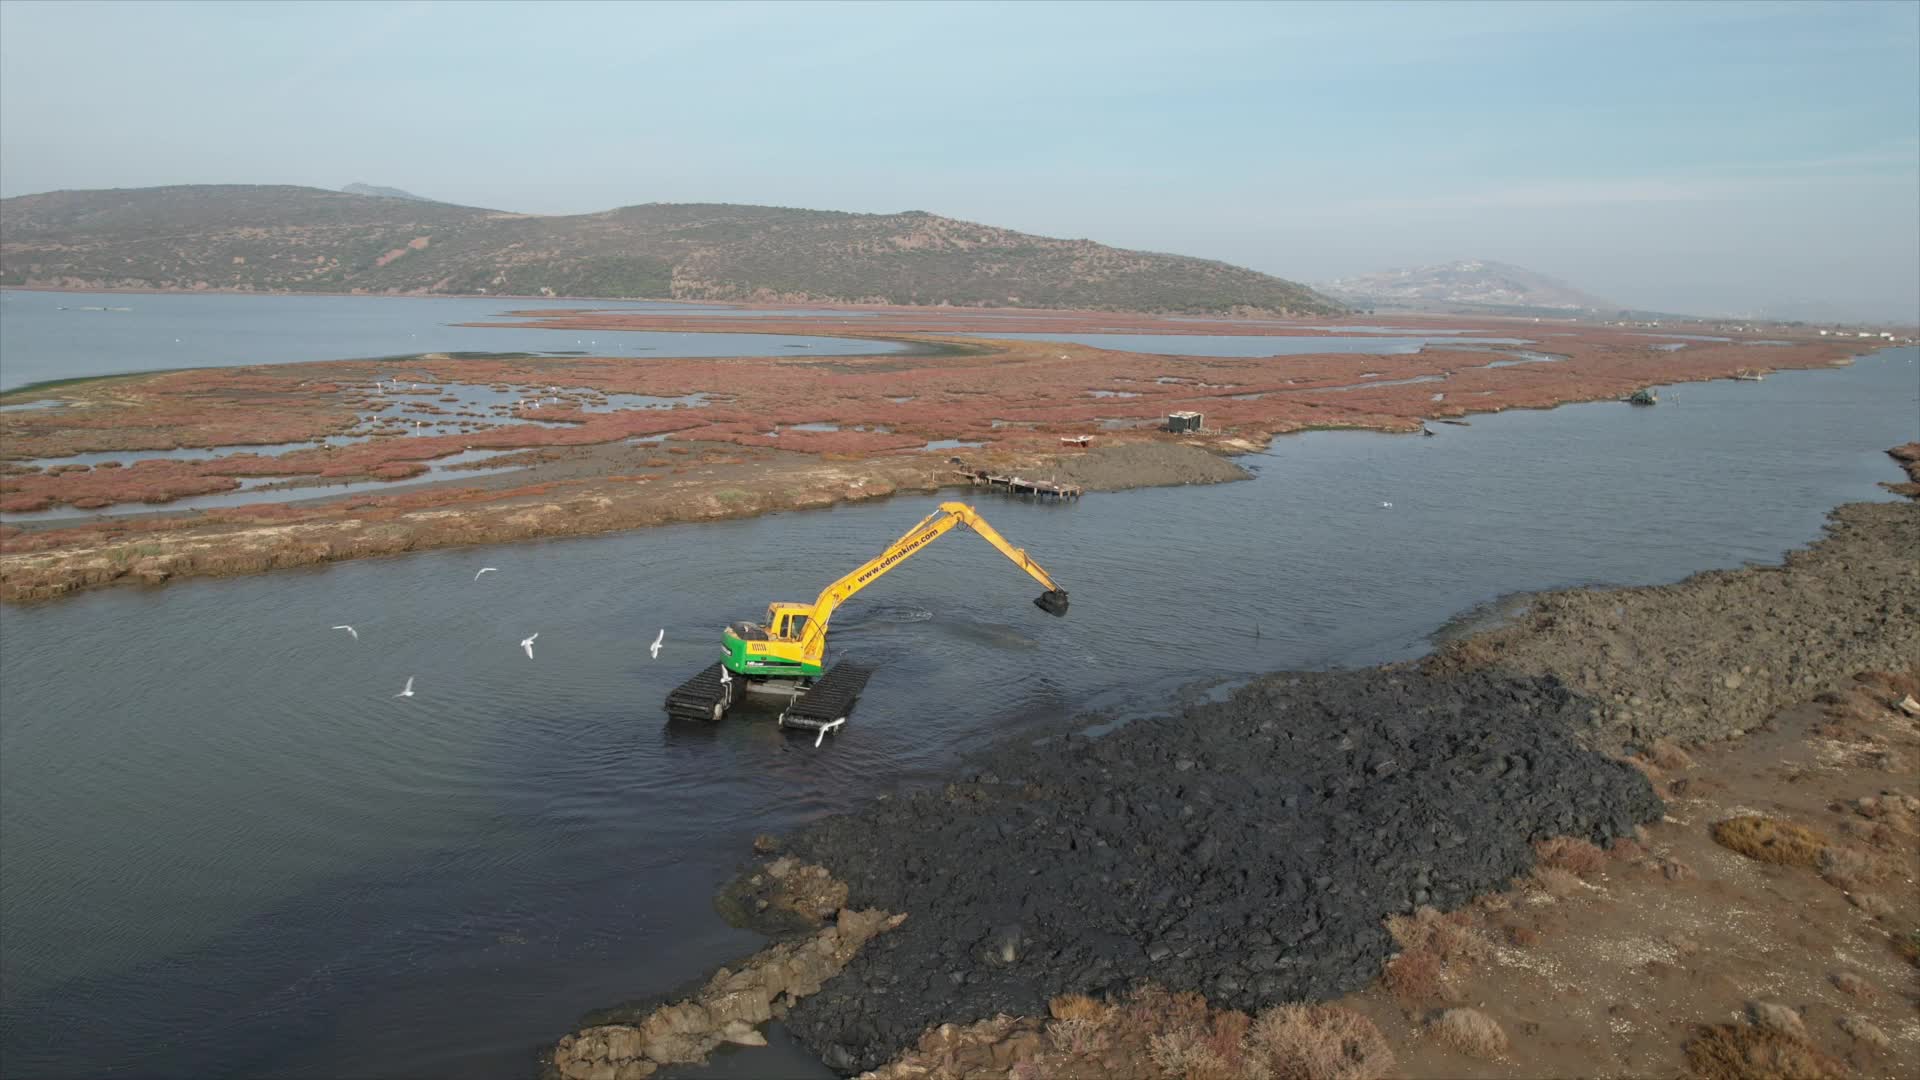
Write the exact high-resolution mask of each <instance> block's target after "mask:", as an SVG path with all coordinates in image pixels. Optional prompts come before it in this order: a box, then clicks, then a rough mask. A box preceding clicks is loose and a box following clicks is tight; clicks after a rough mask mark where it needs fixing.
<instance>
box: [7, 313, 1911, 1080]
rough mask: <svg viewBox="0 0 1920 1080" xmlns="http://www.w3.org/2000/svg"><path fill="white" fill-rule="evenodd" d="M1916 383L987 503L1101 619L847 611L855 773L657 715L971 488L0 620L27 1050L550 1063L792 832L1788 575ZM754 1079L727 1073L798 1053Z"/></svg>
mask: <svg viewBox="0 0 1920 1080" xmlns="http://www.w3.org/2000/svg"><path fill="white" fill-rule="evenodd" d="M102 317H108V316H102ZM1916 357H1920V351H1916V350H1914V349H1902V350H1893V351H1889V352H1886V353H1882V354H1880V355H1878V356H1875V357H1871V358H1866V359H1862V360H1860V361H1859V362H1857V363H1856V364H1855V365H1854V366H1853V367H1851V368H1847V369H1844V370H1835V371H1821V372H1785V373H1780V374H1776V375H1773V376H1770V377H1769V378H1768V379H1767V380H1766V381H1765V382H1762V383H1743V382H1720V383H1711V384H1690V385H1685V386H1681V387H1677V388H1674V389H1672V390H1670V391H1667V392H1665V393H1663V395H1662V404H1661V405H1659V406H1658V407H1655V408H1651V409H1636V408H1632V407H1629V406H1626V405H1622V404H1616V403H1606V404H1592V405H1581V406H1570V407H1566V408H1561V409H1557V410H1552V411H1539V412H1513V413H1508V414H1504V415H1499V416H1487V417H1474V418H1473V426H1472V427H1467V428H1460V427H1446V426H1443V427H1438V428H1437V429H1436V430H1438V431H1439V432H1440V435H1439V437H1437V438H1431V439H1423V438H1418V437H1407V436H1387V435H1376V434H1367V433H1353V432H1319V433H1311V434H1305V435H1299V436H1292V437H1287V438H1282V439H1280V440H1278V441H1277V442H1276V443H1275V444H1274V447H1273V449H1272V450H1271V451H1270V452H1269V453H1267V454H1264V455H1254V456H1249V457H1248V458H1245V459H1244V460H1245V461H1246V462H1247V463H1248V464H1250V465H1252V466H1253V467H1255V468H1257V469H1258V470H1259V476H1258V477H1257V478H1256V479H1255V480H1253V481H1251V482H1247V483H1237V484H1226V485H1219V486H1211V487H1196V488H1178V489H1151V490H1143V491H1136V492H1129V493H1124V494H1109V495H1095V496H1089V497H1087V498H1086V499H1084V500H1082V501H1081V502H1079V503H1078V504H1074V505H1068V506H1060V507H1052V506H1040V505H1034V504H1028V503H1020V502H1013V501H1007V500H1002V499H996V498H992V497H981V498H979V499H977V500H976V503H977V505H979V506H980V508H981V509H982V511H983V512H984V513H985V514H986V515H987V517H988V518H989V519H990V520H991V521H992V522H993V523H994V524H995V525H996V526H998V527H999V528H1000V529H1001V530H1002V531H1004V532H1005V533H1007V534H1008V536H1009V537H1010V538H1012V539H1013V541H1014V542H1015V543H1016V544H1020V545H1023V546H1025V547H1027V548H1028V549H1029V551H1031V552H1032V553H1033V554H1034V555H1035V556H1036V557H1037V558H1038V559H1040V560H1041V561H1042V562H1043V563H1044V564H1045V565H1046V566H1047V568H1048V569H1049V570H1051V571H1053V572H1054V574H1055V575H1056V576H1057V577H1058V578H1059V579H1060V580H1061V581H1062V582H1064V583H1065V584H1066V586H1067V587H1068V588H1069V589H1070V590H1071V591H1072V596H1073V609H1072V613H1071V614H1070V615H1069V616H1068V617H1067V618H1066V619H1064V620H1055V619H1051V618H1048V617H1047V616H1045V615H1043V614H1041V613H1040V612H1039V611H1037V610H1036V609H1035V608H1034V607H1033V606H1032V605H1031V603H1030V602H1029V601H1030V599H1031V598H1032V596H1033V595H1034V594H1035V593H1036V591H1037V590H1036V588H1035V587H1034V586H1033V584H1032V583H1031V581H1030V580H1029V579H1027V578H1026V577H1025V576H1024V575H1022V574H1020V573H1019V572H1018V571H1017V570H1015V569H1014V568H1013V567H1011V566H1010V565H1008V564H1007V563H1006V562H1005V561H1004V560H1003V559H1002V558H1001V557H1000V556H999V555H998V554H996V553H995V552H994V551H993V550H992V549H990V548H989V547H988V546H987V545H986V544H984V543H981V542H980V541H979V539H978V538H976V537H972V536H969V535H967V534H966V533H964V532H956V533H955V534H953V535H951V536H949V537H947V538H946V539H944V540H943V541H942V542H940V543H939V544H936V545H934V546H932V547H931V548H928V549H927V550H925V551H924V552H923V553H922V554H920V555H919V556H917V557H916V558H915V559H913V560H912V561H910V562H908V563H906V564H904V565H903V566H902V567H901V568H900V569H898V570H896V571H895V572H894V573H892V574H891V575H889V576H888V577H887V578H885V579H884V580H882V581H881V582H880V583H878V584H877V585H874V586H872V587H870V588H869V589H868V590H867V591H866V592H865V593H863V594H862V595H861V596H860V597H859V598H857V599H856V600H855V601H854V602H853V603H851V604H850V605H849V606H848V607H847V608H846V609H845V613H844V614H843V615H842V616H841V617H840V618H839V619H837V620H836V621H835V624H834V638H833V640H834V648H835V650H836V652H837V654H839V655H843V656H847V655H851V656H859V657H864V658H865V659H868V660H870V661H874V662H876V663H878V664H879V672H878V674H876V675H875V677H874V679H873V682H872V684H871V686H870V688H869V690H868V693H867V696H866V698H865V700H864V701H863V702H862V704H861V706H860V708H859V710H858V711H857V712H856V713H855V715H854V717H853V719H852V720H851V721H849V723H848V725H847V726H846V728H845V729H843V731H842V732H841V733H839V734H837V735H834V736H830V737H829V738H828V740H827V742H826V745H825V746H823V747H822V748H820V749H818V750H815V749H814V748H813V747H812V745H811V741H810V740H802V739H801V738H799V737H797V736H795V737H789V736H785V735H783V734H781V733H780V732H778V731H777V730H776V729H774V728H773V727H772V726H771V725H770V724H769V723H766V722H755V721H753V720H751V719H745V718H732V719H729V720H728V721H726V722H725V723H723V724H721V725H718V726H714V727H702V726H689V727H681V726H669V725H667V724H666V723H665V721H664V720H663V717H662V715H661V710H660V703H661V699H662V697H663V696H664V695H665V693H666V692H667V690H668V689H669V688H671V687H672V686H673V685H674V684H675V683H677V682H678V681H680V680H681V679H683V678H685V677H686V676H687V675H688V674H690V673H691V672H693V671H694V670H696V669H698V668H700V667H703V666H705V665H707V664H709V663H711V662H712V661H713V660H714V659H715V658H716V657H717V655H718V651H719V650H718V641H717V637H718V630H719V627H720V625H721V623H722V622H723V621H725V620H727V619H732V618H738V617H741V616H747V615H755V614H757V613H758V612H759V611H760V609H761V608H763V607H764V605H765V604H766V602H767V601H769V600H773V599H803V598H810V597H811V595H812V593H813V592H814V590H816V589H818V588H819V587H820V586H822V585H824V584H825V583H826V582H828V581H829V580H831V579H832V578H833V577H835V576H837V575H839V574H840V573H842V572H844V571H845V570H846V569H848V568H850V567H851V566H853V565H854V564H856V563H857V562H858V561H860V560H862V559H864V558H866V557H867V556H868V555H870V554H871V553H873V552H875V551H877V550H879V549H880V547H881V546H882V545H884V544H885V543H886V542H887V541H889V540H891V539H892V538H893V537H894V536H896V535H897V534H899V533H900V532H902V531H904V530H905V529H906V528H907V527H908V526H910V525H911V524H912V523H913V522H915V521H916V520H918V519H919V518H920V517H921V516H922V515H923V514H925V513H927V512H928V511H929V510H931V508H932V506H933V504H934V503H935V502H936V501H937V500H935V499H933V498H928V497H907V498H895V499H891V500H886V501H883V502H879V503H874V504H868V505H862V506H855V507H844V508H839V509H834V510H824V511H817V512H808V513H793V514H783V515H777V516H773V517H766V518H760V519H756V520H751V521H738V522H727V523H721V524H710V525H697V526H673V527H667V528H657V529H647V530H641V531H637V532H633V533H627V534H621V535H615V536H607V537H599V538H590V539H580V540H565V541H551V542H538V543H525V544H517V545H511V546H504V547H494V548H484V549H473V550H463V551H436V552H428V553H422V554H416V555H409V556H404V557H399V558H391V559H378V560H367V561H361V562H352V563H343V564H340V565H336V566H329V567H320V568H313V569H310V570H302V571H285V572H278V573H274V574H271V575H266V576H260V577H249V578H237V579H232V580H222V581H188V582H183V583H179V584H175V585H170V586H167V587H165V588H160V589H136V588H116V589H109V590H104V591H100V592H94V593H89V594H85V595H81V596H78V597H75V598H72V599H69V600H66V601H62V602H58V603H51V604H44V605H37V606H10V607H7V608H5V609H0V621H3V625H0V867H4V873H0V936H3V937H4V941H0V1000H3V1001H4V1009H3V1010H0V1061H4V1067H5V1071H6V1074H7V1075H8V1076H10V1077H12V1076H21V1077H27V1076H41V1075H76V1076H77V1075H97V1074H100V1073H103V1072H105V1071H107V1070H108V1069H110V1068H117V1069H120V1070H125V1071H132V1072H134V1073H138V1074H143V1075H149V1074H164V1075H179V1076H187V1075H193V1076H237V1075H260V1074H274V1075H282V1074H284V1075H307V1076H321V1075H354V1076H365V1075H422V1074H429V1073H431V1074H442V1075H445V1074H461V1075H475V1076H479V1075H488V1076H494V1075H498V1076H515V1075H526V1074H527V1073H529V1072H530V1071H531V1069H532V1062H533V1059H534V1054H535V1052H536V1050H537V1049H538V1048H539V1047H540V1046H541V1045H542V1044H543V1043H546V1042H548V1041H550V1040H551V1039H553V1038H554V1037H556V1036H557V1035H559V1034H561V1033H563V1032H565V1031H566V1030H567V1029H568V1028H569V1027H570V1025H571V1024H572V1023H573V1022H574V1021H575V1020H576V1019H577V1018H578V1017H579V1015H580V1014H581V1013H582V1012H584V1011H586V1010H588V1009H591V1008H595V1007H600V1006H604V1005H608V1004H611V1003H613V1002H616V1001H619V1000H621V999H624V998H629V997H635V996H641V995H646V994H651V993H660V992H665V991H668V990H671V989H674V988H676V987H678V986H680V985H682V984H684V983H687V982H688V981H690V980H694V979H698V978H701V977H704V975H705V974H707V973H708V972H709V970H710V969H711V968H712V967H713V966H715V965H717V964H719V963H721V962H725V961H727V960H729V959H732V958H733V957H735V956H738V955H742V954H745V953H747V952H750V951H752V950H753V949H754V948H756V947H757V946H758V944H759V942H758V940H757V939H756V938H755V937H754V936H752V935H750V934H746V933H743V932H739V931H735V930H732V929H729V928H728V927H726V926H725V925H724V924H723V923H721V921H720V920H719V919H718V917H716V916H715V915H714V914H713V912H712V910H711V905H710V898H711V895H712V891H713V889H714V887H715V886H716V885H717V884H719V883H720V882H721V881H722V880H723V879H724V878H725V877H726V876H727V875H728V874H729V872H730V871H731V870H732V869H733V868H734V867H735V866H736V865H737V864H738V863H739V862H740V860H741V858H742V856H743V855H745V854H746V851H747V845H748V842H749V840H750V838H751V837H752V836H753V834H755V833H758V832H779V831H782V830H786V829H790V828H792V827H794V826H795V825H797V824H799V823H801V822H803V821H806V820H808V819H810V818H812V817H815V816H817V815H820V814H825V813H830V812H833V811H836V810H842V809H846V808H849V807H852V806H855V805H857V804H859V803H860V802H861V801H863V800H865V799H867V798H869V797H871V796H873V795H874V794H876V793H879V792H882V791H885V790H888V789H890V788H893V787H894V786H896V785H899V784H903V783H914V782H919V781H925V780H929V779H932V778H934V777H936V776H938V775H939V774H940V773H941V771H942V770H944V769H946V768H949V767H951V766H952V765H953V763H954V762H955V761H956V760H957V759H958V758H959V757H960V755H962V754H963V753H965V752H966V751H967V750H968V748H970V747H973V746H977V745H979V744H980V743H981V742H982V741H984V740H987V739H990V738H993V737H995V736H996V735H999V734H1003V733H1006V732H1009V731H1014V730H1018V729H1019V728H1020V727H1021V726H1022V724H1024V723H1028V722H1031V721H1034V720H1036V719H1040V718H1045V717H1052V716H1058V715H1060V714H1062V713H1067V712H1072V711H1078V710H1084V709H1092V708H1113V709H1119V710H1123V711H1125V710H1134V711H1138V710H1152V709H1155V708H1159V707H1162V706H1164V705H1165V704H1166V703H1167V702H1168V701H1169V700H1170V698H1171V695H1172V692H1173V690H1174V689H1175V688H1176V687H1178V686H1181V685H1183V684H1186V683H1188V682H1191V681H1193V680H1196V679H1200V678H1205V677H1212V676H1233V675H1244V674H1249V673H1254V672H1260V671H1267V670H1272V669H1276V668H1287V667H1324V666H1329V665H1360V664H1368V663H1374V662H1379V661H1384V660H1392V659H1397V658H1404V657H1410V656H1414V655H1416V654H1418V653H1420V652H1421V651H1423V650H1424V648H1425V647H1426V641H1427V639H1428V637H1429V635H1430V634H1432V633H1433V632H1434V631H1435V630H1436V629H1437V628H1438V627H1440V626H1441V625H1442V624H1443V623H1444V622H1446V620H1448V619H1449V618H1450V617H1451V616H1454V615H1455V614H1457V613H1459V612H1461V611H1462V610H1464V609H1467V608H1470V607H1472V606H1474V605H1476V604H1481V603H1484V602H1486V601H1489V600H1491V599H1494V598H1496V597H1499V596H1502V595H1505V594H1508V593H1511V592H1514V591H1516V590H1531V589H1541V588H1551V587H1555V586H1566V585H1574V584H1582V583H1590V582H1610V583H1653V582H1665V581H1672V580H1675V579H1677V578H1680V577H1683V576H1685V575H1686V574H1688V573H1691V572H1693V571H1696V570H1700V569H1704V568H1708V567H1730V566H1738V565H1740V564H1742V563H1744V562H1747V561H1750V560H1761V561H1771V560H1775V559H1777V558H1778V557H1779V556H1780V554H1781V553H1782V551H1784V550H1785V549H1787V548H1790V547H1793V546H1796V545H1800V544H1803V543H1805V542H1807V541H1809V540H1811V539H1813V538H1815V537H1816V536H1817V535H1818V534H1819V531H1820V527H1821V523H1822V521H1823V519H1824V516H1825V514H1826V512H1827V511H1828V509H1830V508H1831V507H1832V506H1834V505H1835V504H1838V503H1842V502H1848V501H1854V500H1861V499H1879V498H1887V497H1888V496H1887V493H1886V492H1884V491H1883V490H1881V489H1880V488H1878V487H1877V486H1876V482H1877V481H1881V480H1890V479H1895V478H1896V477H1897V472H1896V470H1895V469H1894V468H1893V466H1892V463H1891V462H1890V461H1889V460H1888V459H1887V458H1886V456H1885V455H1884V453H1883V451H1884V449H1885V448H1886V447H1888V446H1892V445H1894V444H1896V443H1900V442H1904V441H1907V440H1910V439H1913V438H1915V437H1916V435H1920V431H1916V427H1917V426H1920V419H1917V418H1920V364H1916ZM1386 502H1390V503H1392V506H1391V508H1387V507H1383V506H1382V505H1381V504H1382V503H1386ZM481 566H497V567H499V568H500V569H499V572H498V573H495V574H488V575H486V576H485V577H483V578H481V579H480V580H479V581H478V582H475V581H474V580H473V573H474V571H475V570H476V569H478V568H479V567H481ZM335 623H351V624H353V625H354V626H355V627H357V628H358V630H359V632H360V639H359V640H358V641H357V642H356V641H354V640H352V639H350V638H349V637H348V636H347V635H346V634H344V633H342V632H339V631H333V630H329V629H328V627H329V626H330V625H332V624H335ZM663 627H664V628H665V630H666V647H665V648H664V650H663V651H662V652H661V655H660V658H659V659H658V660H657V661H656V660H650V659H649V658H648V656H647V653H646V648H645V646H646V643H647V642H648V641H650V640H651V639H652V638H653V636H654V633H655V631H656V630H657V629H660V628H663ZM1256 628H1257V630H1258V636H1257V637H1256V636H1255V630H1256ZM536 631H537V632H539V634H540V638H539V640H538V642H537V643H536V645H535V659H533V660H531V661H530V660H528V659H527V658H526V656H525V655H524V654H522V653H521V652H520V651H519V650H518V648H517V643H518V642H519V641H520V639H522V638H524V637H526V636H527V635H529V634H532V633H534V632H536ZM409 676H413V677H414V678H415V679H416V684H415V688H416V690H417V694H416V696H415V697H413V698H411V699H396V698H394V697H393V696H392V695H393V694H394V693H395V692H396V691H398V690H399V689H400V687H401V685H402V684H403V683H404V681H405V680H406V679H407V678H408V677H409ZM758 1053H760V1054H762V1055H765V1056H764V1057H758V1058H756V1057H754V1056H753V1054H752V1052H742V1053H739V1054H732V1055H729V1056H728V1057H727V1059H726V1060H725V1062H724V1063H723V1071H725V1072H726V1073H727V1074H729V1075H735V1076H752V1075H769V1074H777V1073H784V1072H787V1071H789V1068H790V1067H791V1066H792V1065H793V1063H794V1062H795V1061H796V1060H797V1059H796V1058H794V1057H792V1056H788V1057H784V1058H783V1057H782V1056H780V1055H779V1054H777V1053H776V1052H774V1051H760V1052H758Z"/></svg>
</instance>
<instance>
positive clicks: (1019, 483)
mask: <svg viewBox="0 0 1920 1080" xmlns="http://www.w3.org/2000/svg"><path fill="white" fill-rule="evenodd" d="M960 475H962V476H964V477H966V478H967V481H968V482H969V483H971V484H973V485H975V486H977V487H985V488H987V489H989V490H993V489H998V490H1001V491H1004V492H1006V493H1007V494H1009V495H1029V496H1033V497H1035V498H1040V499H1077V498H1079V497H1080V495H1081V494H1082V491H1083V489H1082V488H1081V487H1080V485H1078V484H1062V483H1057V482H1055V481H1052V480H1029V479H1027V478H1025V477H1021V476H1007V475H1001V474H998V473H990V472H988V471H986V470H985V469H963V470H961V471H960Z"/></svg>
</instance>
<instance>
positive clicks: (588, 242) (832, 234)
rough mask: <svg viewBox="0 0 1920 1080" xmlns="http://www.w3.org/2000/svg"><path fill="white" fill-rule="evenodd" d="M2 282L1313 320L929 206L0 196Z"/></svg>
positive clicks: (224, 189)
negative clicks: (546, 213) (569, 206)
mask: <svg viewBox="0 0 1920 1080" xmlns="http://www.w3.org/2000/svg"><path fill="white" fill-rule="evenodd" d="M0 284H4V285H16V286H19V285H32V286H58V287H67V288H163V289H248V290H260V291H292V292H347V291H365V292H400V293H457V294H472V293H507V294H513V295H549V294H550V295H557V296H594V297H662V298H673V299H680V300H751V301H763V302H766V301H789V302H821V301H843V302H853V303H890V304H954V305H963V306H1007V307H1036V308H1095V309H1114V310H1130V311H1174V312H1196V313H1227V312H1236V311H1238V312H1248V313H1272V314H1292V315H1315V314H1328V313H1333V312H1337V311H1339V310H1341V305H1340V304H1338V303H1337V302H1335V301H1333V300H1330V299H1328V298H1327V297H1325V296H1322V295H1320V294H1318V293H1316V292H1314V291H1313V290H1312V289H1309V288H1307V287H1306V286H1303V285H1297V284H1295V283H1293V282H1290V281H1283V280H1281V279H1280V278H1276V277H1270V276H1268V275H1266V274H1261V273H1257V272H1255V271H1252V270H1246V269H1242V268H1240V267H1237V266H1229V265H1227V264H1226V263H1221V262H1213V261H1211V260H1207V259H1194V258H1187V257H1185V256H1180V255H1162V254H1156V253H1151V252H1142V251H1124V250H1121V249H1118V248H1110V247H1106V246H1104V245H1101V244H1096V243H1094V242H1092V241H1090V240H1055V239H1050V238H1047V237H1042V236H1030V235H1027V234H1025V233H1017V232H1013V231H1011V230H1007V229H997V228H994V227H992V226H989V225H976V224H973V223H971V222H965V221H955V220H953V219H951V218H943V217H936V216H934V215H932V214H927V213H920V212H909V213H901V214H845V213H836V212H829V211H820V210H788V209H780V208H775V207H767V206H726V205H705V204H667V203H654V204H648V205H645V206H629V207H625V208H623V209H619V210H609V211H606V212H605V213H599V214H582V215H577V216H572V217H538V216H532V215H526V214H508V213H502V212H499V211H494V210H481V209H475V208H471V207H461V206H451V205H448V204H446V203H437V202H425V201H413V200H407V199H394V198H368V197H365V196H361V195H349V194H344V193H341V192H334V191H323V190H321V189H318V188H303V187H265V186H239V185H235V186H224V185H223V186H213V185H204V186H191V187H164V188H138V189H130V190H113V191H58V192H52V193H49V194H45V195H23V196H19V197H16V198H12V199H6V200H0Z"/></svg>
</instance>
